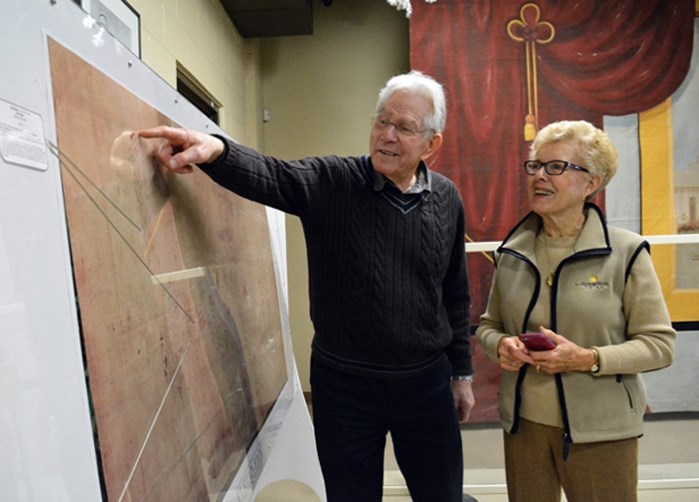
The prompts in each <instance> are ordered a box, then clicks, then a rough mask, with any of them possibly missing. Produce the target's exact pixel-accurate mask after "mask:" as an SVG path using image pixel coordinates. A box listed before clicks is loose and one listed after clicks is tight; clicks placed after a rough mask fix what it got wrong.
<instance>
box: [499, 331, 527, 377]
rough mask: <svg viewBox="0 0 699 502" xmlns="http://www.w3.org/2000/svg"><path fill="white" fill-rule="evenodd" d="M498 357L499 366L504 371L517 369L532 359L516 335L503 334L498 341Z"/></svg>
mask: <svg viewBox="0 0 699 502" xmlns="http://www.w3.org/2000/svg"><path fill="white" fill-rule="evenodd" d="M498 358H499V359H500V367H501V368H502V369H503V370H505V371H519V369H520V368H521V367H522V366H524V365H525V364H532V363H533V362H534V360H533V359H532V358H531V356H530V355H529V351H528V350H527V348H526V347H525V346H524V344H523V343H522V341H521V340H520V339H519V338H518V337H516V336H503V337H502V338H500V340H499V341H498Z"/></svg>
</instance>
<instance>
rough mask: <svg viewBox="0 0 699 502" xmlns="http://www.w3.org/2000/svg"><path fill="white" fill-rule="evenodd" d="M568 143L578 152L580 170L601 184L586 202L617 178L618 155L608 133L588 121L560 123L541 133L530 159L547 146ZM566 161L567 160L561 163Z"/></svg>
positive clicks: (565, 121)
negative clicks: (560, 142)
mask: <svg viewBox="0 0 699 502" xmlns="http://www.w3.org/2000/svg"><path fill="white" fill-rule="evenodd" d="M559 141H566V142H571V143H573V144H574V145H575V146H576V148H577V149H578V155H579V157H580V163H581V164H582V165H581V167H584V168H585V169H587V170H589V171H590V173H591V174H593V175H595V176H599V177H600V179H601V180H602V183H600V186H599V188H598V189H597V190H596V191H595V192H594V193H591V194H590V195H589V196H588V197H587V199H588V200H590V199H592V198H594V196H595V195H597V194H598V193H599V192H600V191H601V190H602V189H603V188H604V187H606V186H607V184H608V183H609V181H610V180H611V179H612V177H614V175H615V174H616V169H617V162H618V158H619V154H618V153H617V149H616V147H615V146H614V144H613V143H612V140H610V139H609V136H607V133H606V132H604V131H603V130H601V129H598V128H597V127H595V126H593V125H592V124H590V123H589V122H587V121H585V120H561V121H559V122H553V123H551V124H549V125H547V126H546V127H544V128H543V129H541V130H540V131H539V132H538V133H537V135H536V137H535V138H534V142H533V143H532V145H531V147H530V149H529V152H530V158H531V159H532V160H533V159H536V158H537V156H538V154H539V150H540V149H541V148H542V147H544V146H545V145H548V144H551V143H556V142H559ZM561 160H565V159H561Z"/></svg>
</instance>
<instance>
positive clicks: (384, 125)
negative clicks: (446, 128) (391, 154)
mask: <svg viewBox="0 0 699 502" xmlns="http://www.w3.org/2000/svg"><path fill="white" fill-rule="evenodd" d="M372 119H373V121H374V127H376V128H377V129H379V130H381V131H386V130H388V129H390V128H391V127H393V128H395V130H396V134H398V135H399V136H405V137H411V136H416V135H418V134H423V133H425V132H427V131H430V130H431V129H422V130H421V129H418V128H417V125H415V124H397V123H395V122H391V121H390V120H389V119H388V117H387V116H385V115H381V114H377V115H374V116H372Z"/></svg>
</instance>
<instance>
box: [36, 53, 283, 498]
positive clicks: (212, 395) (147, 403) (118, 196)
mask: <svg viewBox="0 0 699 502" xmlns="http://www.w3.org/2000/svg"><path fill="white" fill-rule="evenodd" d="M49 57H50V67H51V81H52V93H53V99H54V109H55V118H56V131H57V144H55V145H50V147H51V148H50V150H51V151H52V153H53V154H54V155H56V156H58V158H59V160H60V165H61V178H62V185H63V191H64V198H65V208H66V218H67V223H68V230H69V239H70V248H71V258H72V263H73V271H74V281H75V289H76V293H77V304H78V305H77V309H78V315H79V321H80V325H81V334H82V338H83V345H84V354H85V368H86V377H87V380H88V387H89V393H90V396H91V400H92V403H91V405H92V409H93V414H94V420H93V423H94V427H95V440H96V442H97V445H98V456H99V458H100V460H101V466H100V470H101V474H102V480H103V483H104V487H103V489H104V491H105V496H106V497H107V498H108V499H109V500H220V499H222V498H223V496H224V494H225V491H226V489H227V487H229V486H230V484H231V481H232V480H233V479H234V477H235V474H236V472H237V470H238V469H239V468H240V466H241V462H242V461H243V459H244V458H245V454H246V449H247V448H248V447H249V446H250V444H251V442H252V441H253V439H254V438H255V436H256V434H257V433H258V432H259V430H260V428H261V426H262V425H263V423H264V421H265V418H266V417H267V416H268V414H269V412H270V410H271V408H272V406H273V405H274V403H275V400H276V399H277V398H278V396H279V394H280V392H281V390H282V389H283V387H284V384H285V383H286V381H287V367H286V364H285V355H284V354H285V350H284V339H283V335H282V323H281V315H280V303H279V296H278V290H277V282H276V275H275V268H274V262H273V255H272V248H271V242H270V234H269V226H268V222H267V217H266V211H265V208H264V207H263V206H260V205H258V204H255V203H252V202H249V201H246V200H244V199H241V198H239V197H238V196H236V195H234V194H232V193H231V192H228V191H226V190H224V189H222V188H220V187H219V186H218V185H216V184H215V183H213V182H212V181H211V180H210V179H208V177H207V176H206V175H204V174H202V173H201V172H198V171H196V170H195V173H193V174H191V175H186V176H178V175H173V174H170V173H166V172H164V171H163V169H162V168H161V167H160V166H158V165H157V163H155V162H154V160H153V158H152V153H153V151H154V150H155V149H157V148H159V146H160V143H159V142H158V141H155V140H144V139H141V138H139V137H138V136H137V135H136V134H134V132H133V130H134V129H138V128H146V127H152V126H155V125H160V124H166V125H177V124H173V123H172V121H171V120H169V119H168V118H167V117H165V116H164V115H162V114H161V113H160V112H159V111H158V110H155V109H154V108H153V107H151V106H150V105H149V104H147V103H145V102H143V101H142V100H140V99H139V98H138V97H137V96H136V95H134V94H133V93H131V92H130V91H129V90H128V89H126V88H124V87H122V86H121V85H119V84H118V83H116V82H115V81H113V80H112V79H111V78H109V77H108V76H106V75H105V74H103V73H101V72H99V71H98V70H97V69H96V68H94V67H93V66H92V65H90V64H88V63H87V62H85V61H84V60H82V59H81V58H79V57H78V56H77V55H76V54H74V53H73V52H71V51H70V50H68V49H67V48H65V47H64V46H62V45H61V44H59V43H57V42H56V41H53V40H49Z"/></svg>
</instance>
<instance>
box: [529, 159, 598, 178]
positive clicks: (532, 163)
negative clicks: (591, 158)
mask: <svg viewBox="0 0 699 502" xmlns="http://www.w3.org/2000/svg"><path fill="white" fill-rule="evenodd" d="M555 163H558V164H563V167H562V168H561V171H560V172H557V171H551V170H550V169H549V165H550V164H555ZM532 166H536V169H533V168H531V167H532ZM542 167H543V168H544V171H546V174H548V175H549V176H560V175H561V174H563V173H564V172H566V169H573V170H575V171H582V172H584V173H588V174H589V173H590V170H589V169H585V168H584V167H582V166H579V165H577V164H573V163H572V162H568V161H567V160H549V161H548V162H541V161H540V160H525V161H524V172H525V173H527V174H528V175H529V176H534V175H535V174H536V173H537V172H538V171H539V169H541V168H542Z"/></svg>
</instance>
